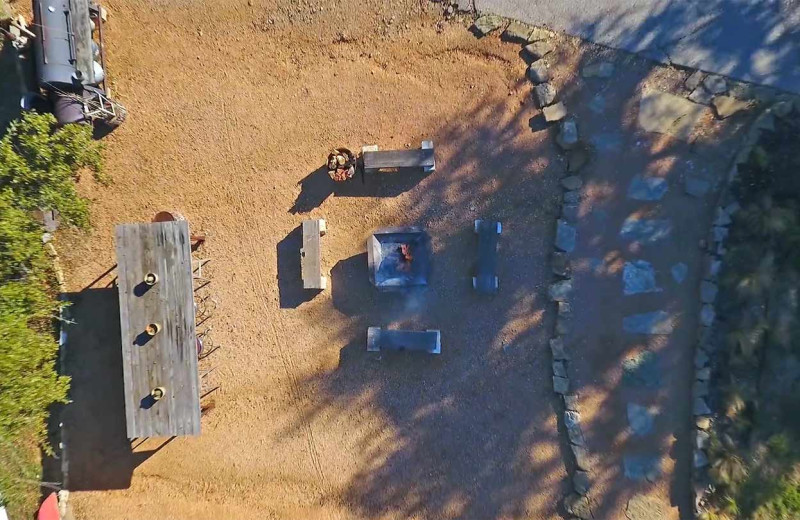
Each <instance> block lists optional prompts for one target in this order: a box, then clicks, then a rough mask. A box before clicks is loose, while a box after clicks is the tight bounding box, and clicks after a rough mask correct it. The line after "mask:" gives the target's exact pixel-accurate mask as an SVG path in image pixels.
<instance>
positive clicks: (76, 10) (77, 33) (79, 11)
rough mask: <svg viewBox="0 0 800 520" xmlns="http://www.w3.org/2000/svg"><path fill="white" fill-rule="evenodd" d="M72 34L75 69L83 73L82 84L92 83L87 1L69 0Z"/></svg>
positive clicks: (92, 66) (92, 73)
mask: <svg viewBox="0 0 800 520" xmlns="http://www.w3.org/2000/svg"><path fill="white" fill-rule="evenodd" d="M69 5H70V13H71V15H72V19H71V23H72V33H73V35H74V42H75V58H76V62H75V67H77V69H78V70H79V71H81V72H82V73H83V78H84V83H85V84H92V83H94V82H95V81H94V65H93V62H94V59H93V57H92V26H91V20H90V19H89V0H69Z"/></svg>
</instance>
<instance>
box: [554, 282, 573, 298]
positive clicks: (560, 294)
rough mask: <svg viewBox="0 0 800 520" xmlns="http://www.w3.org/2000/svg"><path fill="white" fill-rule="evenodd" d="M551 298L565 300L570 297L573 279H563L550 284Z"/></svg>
mask: <svg viewBox="0 0 800 520" xmlns="http://www.w3.org/2000/svg"><path fill="white" fill-rule="evenodd" d="M549 293H550V300H552V301H554V302H564V301H567V300H568V299H569V295H570V293H572V280H562V281H560V282H556V283H554V284H551V285H550V289H549Z"/></svg>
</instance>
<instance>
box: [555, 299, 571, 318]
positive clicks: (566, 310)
mask: <svg viewBox="0 0 800 520" xmlns="http://www.w3.org/2000/svg"><path fill="white" fill-rule="evenodd" d="M558 317H559V318H564V319H572V305H570V304H569V302H558Z"/></svg>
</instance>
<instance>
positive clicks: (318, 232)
mask: <svg viewBox="0 0 800 520" xmlns="http://www.w3.org/2000/svg"><path fill="white" fill-rule="evenodd" d="M326 231H327V226H326V224H325V220H323V219H321V218H319V219H310V220H304V221H303V247H302V248H301V249H300V268H301V272H302V274H301V276H302V278H303V288H304V289H318V290H324V289H326V288H327V287H328V279H327V277H325V276H323V275H322V253H321V252H320V238H321V237H323V236H324V235H325V233H326Z"/></svg>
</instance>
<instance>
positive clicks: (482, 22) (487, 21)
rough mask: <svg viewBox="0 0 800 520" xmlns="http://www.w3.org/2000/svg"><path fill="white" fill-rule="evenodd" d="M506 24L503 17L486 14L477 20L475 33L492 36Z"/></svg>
mask: <svg viewBox="0 0 800 520" xmlns="http://www.w3.org/2000/svg"><path fill="white" fill-rule="evenodd" d="M504 24H505V20H503V18H502V17H501V16H497V15H495V14H485V15H483V16H481V17H479V18H478V19H477V20H475V31H476V32H477V33H478V34H480V35H481V36H486V35H487V34H490V33H492V32H494V31H496V30H497V29H499V28H500V27H502V26H503V25H504Z"/></svg>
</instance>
